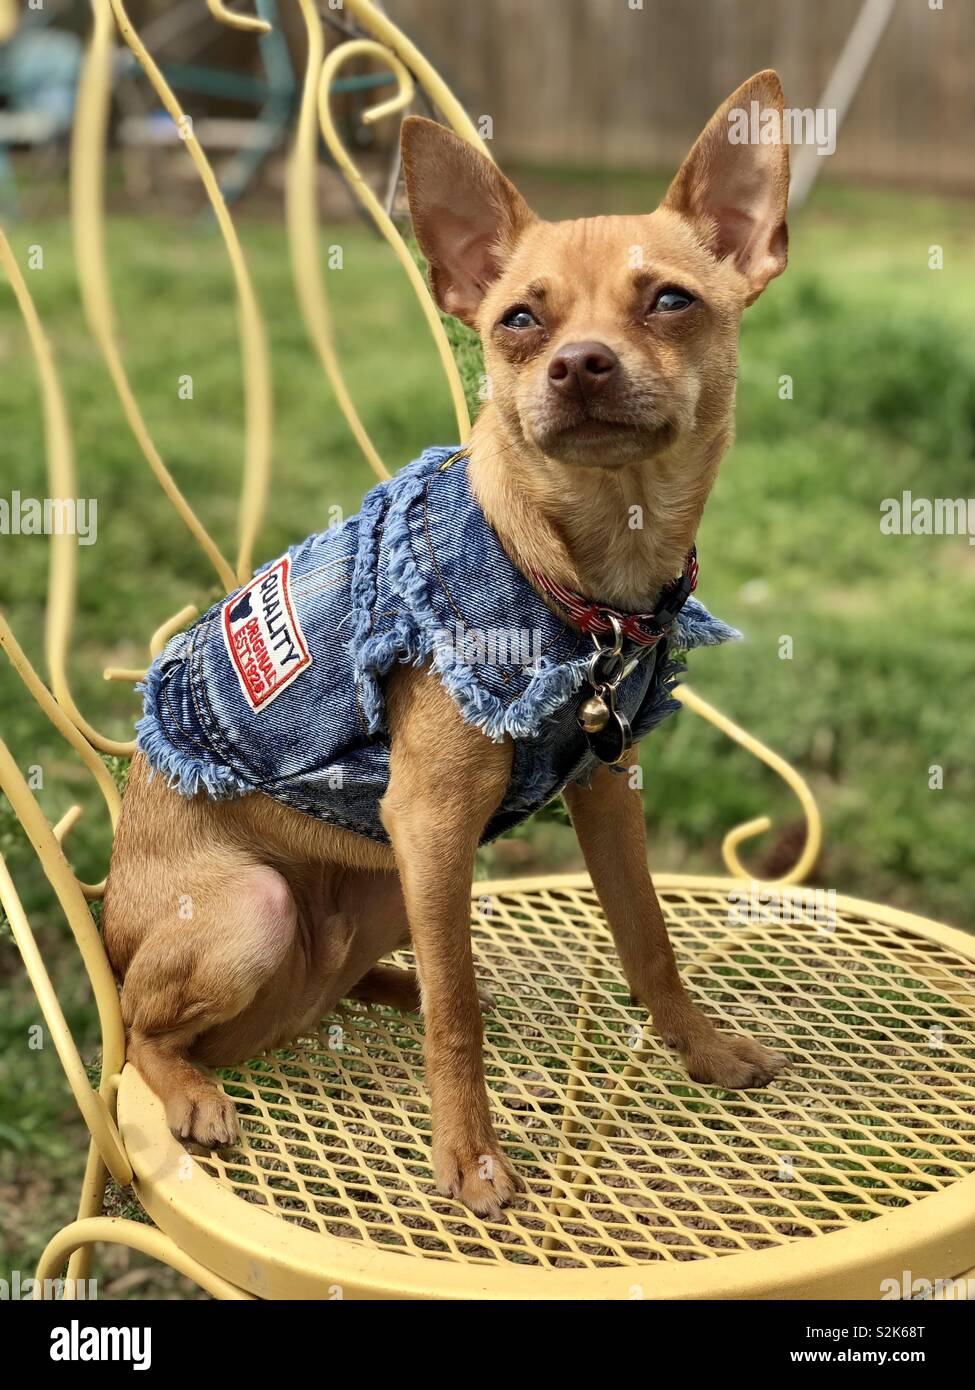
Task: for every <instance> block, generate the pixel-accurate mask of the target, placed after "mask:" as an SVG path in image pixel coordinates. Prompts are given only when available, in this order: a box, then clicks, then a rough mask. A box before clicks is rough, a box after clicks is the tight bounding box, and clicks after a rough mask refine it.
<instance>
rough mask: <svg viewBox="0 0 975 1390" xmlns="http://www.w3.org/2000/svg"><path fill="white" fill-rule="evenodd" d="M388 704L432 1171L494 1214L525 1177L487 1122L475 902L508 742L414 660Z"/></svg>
mask: <svg viewBox="0 0 975 1390" xmlns="http://www.w3.org/2000/svg"><path fill="white" fill-rule="evenodd" d="M387 708H388V713H389V725H390V731H391V734H392V739H391V750H390V780H389V789H388V791H387V793H386V796H385V797H384V798H383V802H382V807H381V811H382V819H383V824H384V826H385V827H386V830H387V832H388V834H389V838H390V840H391V841H392V845H393V850H394V852H395V854H396V863H397V867H398V869H399V874H400V879H401V881H402V886H403V895H404V898H405V901H406V911H407V916H408V918H409V923H410V934H411V936H412V939H413V947H414V950H415V953H416V960H417V967H418V973H419V977H420V993H421V999H422V1008H423V1016H424V1037H425V1061H426V1079H427V1087H428V1089H429V1091H430V1100H431V1114H432V1121H433V1169H434V1177H435V1180H436V1183H437V1189H438V1191H440V1192H442V1193H443V1194H444V1195H445V1196H452V1197H457V1198H459V1199H460V1200H461V1201H462V1202H464V1203H465V1204H466V1205H467V1206H468V1207H470V1208H471V1210H472V1211H475V1212H477V1213H478V1215H480V1216H486V1217H491V1218H496V1217H498V1216H499V1214H500V1210H501V1208H502V1207H503V1206H504V1205H505V1203H506V1202H507V1201H508V1200H509V1199H510V1198H511V1197H512V1195H513V1194H514V1192H515V1190H516V1189H517V1188H518V1187H519V1186H520V1185H521V1184H520V1182H519V1179H518V1178H517V1177H516V1175H515V1173H514V1170H513V1169H512V1168H511V1167H510V1165H509V1164H508V1162H507V1160H506V1159H505V1158H504V1157H503V1155H502V1153H501V1150H500V1148H499V1146H498V1141H497V1138H496V1137H495V1134H494V1128H493V1126H492V1123H491V1115H490V1109H489V1106H488V1098H487V1090H486V1088H485V1084H484V1061H483V1037H482V1027H481V1002H480V999H479V997H478V992H477V985H476V982H475V978H474V961H473V954H472V950H471V933H470V906H471V879H472V877H473V872H474V856H475V854H476V852H477V846H478V843H479V841H480V838H481V834H482V832H483V829H484V826H485V825H486V824H487V822H488V820H489V819H490V816H491V814H492V812H493V811H494V810H495V809H496V807H497V806H498V804H499V803H500V801H501V799H502V797H503V795H504V791H505V788H506V787H507V785H508V779H509V776H510V770H511V748H510V745H508V744H494V743H491V742H490V741H489V740H488V739H486V738H485V737H484V735H483V734H481V733H479V732H478V731H477V730H476V729H474V728H472V727H471V726H470V725H467V724H464V723H463V721H462V720H461V718H460V715H459V713H458V711H457V707H456V705H455V704H454V703H453V701H452V699H451V698H450V696H449V695H447V694H446V692H445V691H444V690H443V687H442V686H441V685H440V683H439V682H438V681H436V680H431V679H430V678H429V677H428V676H427V675H425V674H422V673H419V672H417V671H415V670H414V669H412V668H409V667H406V668H402V669H401V670H399V671H397V672H396V673H395V676H394V677H393V678H392V679H391V681H390V683H389V688H388V689H387Z"/></svg>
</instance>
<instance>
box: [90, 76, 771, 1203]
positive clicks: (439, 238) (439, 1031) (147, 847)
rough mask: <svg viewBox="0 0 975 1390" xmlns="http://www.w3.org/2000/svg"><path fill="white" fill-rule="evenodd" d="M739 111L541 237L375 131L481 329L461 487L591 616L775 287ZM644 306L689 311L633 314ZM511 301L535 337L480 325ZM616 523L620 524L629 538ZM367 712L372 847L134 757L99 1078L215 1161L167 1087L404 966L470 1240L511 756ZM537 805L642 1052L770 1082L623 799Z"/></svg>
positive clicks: (409, 146) (766, 83) (640, 548)
mask: <svg viewBox="0 0 975 1390" xmlns="http://www.w3.org/2000/svg"><path fill="white" fill-rule="evenodd" d="M753 99H757V100H759V101H760V102H761V103H762V105H763V106H777V107H778V108H779V110H780V111H781V108H782V92H781V88H780V85H779V82H778V78H777V77H776V76H775V74H774V73H768V72H766V73H759V74H758V75H757V76H755V77H754V78H752V79H751V80H750V81H749V82H747V83H745V84H744V86H742V87H741V88H740V89H739V90H738V91H737V92H735V93H734V94H733V96H731V97H730V98H729V99H728V101H727V102H726V103H725V104H724V106H723V107H721V108H720V109H719V110H718V111H717V112H716V113H715V115H714V117H712V120H711V122H710V123H709V124H708V126H707V127H706V129H705V131H704V133H703V134H702V136H701V137H700V139H699V140H698V142H697V144H696V145H695V147H694V149H693V150H692V151H691V154H690V155H689V156H688V158H687V160H686V161H685V163H684V165H683V166H682V168H681V170H680V172H679V173H678V175H677V177H676V178H675V180H674V182H673V184H672V185H671V187H670V190H669V191H668V193H667V196H666V198H665V199H664V202H663V204H662V206H661V207H660V208H659V209H658V210H657V211H656V212H654V213H653V214H651V215H648V216H642V217H597V218H588V219H583V220H579V221H573V222H565V223H546V222H542V221H539V220H538V219H536V218H535V217H534V216H533V214H532V213H531V212H530V210H529V209H528V207H527V205H526V204H525V202H524V200H523V199H522V198H521V196H520V195H519V194H518V193H517V191H516V190H515V189H514V188H513V186H512V185H511V184H510V183H509V182H508V181H507V180H506V179H504V178H503V177H502V175H501V174H500V173H498V172H497V170H496V169H494V167H493V166H492V165H491V164H490V162H489V161H488V160H486V159H485V158H484V157H483V156H481V155H479V154H478V153H477V152H476V151H474V150H472V149H471V148H470V147H469V146H467V145H466V144H464V143H463V142H462V141H460V140H459V139H457V137H455V136H453V135H452V134H451V133H449V132H447V131H445V130H443V129H442V128H441V127H439V126H436V125H434V124H433V123H432V122H429V121H423V120H419V119H417V118H411V119H410V120H408V121H407V122H406V123H405V125H404V132H403V152H404V164H405V170H406V178H407V188H408V191H409V195H410V203H411V208H412V212H413V219H414V226H415V228H416V233H417V236H418V239H419V241H420V244H421V246H422V247H423V250H424V252H425V254H426V256H427V259H428V261H429V263H430V274H431V284H432V286H433V289H434V293H435V294H436V296H437V298H438V301H439V302H440V304H441V306H442V307H443V308H444V309H445V310H446V311H447V312H449V313H454V314H456V315H457V316H458V317H460V318H462V319H463V320H464V321H466V322H467V323H469V324H472V325H474V326H475V327H476V328H477V329H478V331H479V332H480V334H481V338H482V341H483V343H484V350H485V364H486V370H487V373H488V375H489V378H490V381H491V383H492V388H493V390H492V399H491V401H489V402H488V403H487V404H486V405H485V406H484V409H483V410H482V412H481V414H480V416H479V417H478V419H477V422H476V424H475V427H474V430H473V434H472V438H471V442H470V459H471V462H470V468H469V477H470V480H471V486H472V488H473V489H474V492H475V495H476V496H477V498H478V500H479V502H480V503H481V505H482V507H483V509H484V512H485V514H486V515H487V517H488V519H489V521H490V522H491V524H492V525H493V527H494V529H495V530H496V532H497V534H498V536H499V537H500V539H501V542H502V544H503V545H504V547H505V549H506V550H507V552H508V554H509V556H510V557H511V559H512V560H513V561H514V563H515V564H516V565H518V566H519V568H521V569H522V571H523V572H525V573H527V572H528V571H529V569H530V568H531V567H532V566H534V567H536V568H538V569H539V570H542V571H544V572H545V573H547V574H548V575H549V576H550V577H551V578H553V579H555V580H558V581H561V582H562V583H564V584H567V585H568V586H570V587H572V588H574V589H576V590H578V591H579V592H581V593H584V594H587V595H589V596H591V597H595V598H598V599H600V600H601V601H603V602H606V603H611V604H614V605H616V606H619V607H623V608H644V607H646V606H647V604H648V602H650V601H652V599H653V597H654V596H655V595H656V594H657V593H658V592H659V590H660V589H661V587H662V585H663V584H664V583H665V582H666V581H667V580H668V579H670V578H671V577H672V576H673V575H674V574H676V573H677V572H678V571H679V570H680V568H681V563H682V560H683V557H684V555H685V554H686V552H687V550H688V548H689V546H690V545H691V543H692V542H693V540H694V538H695V535H696V533H697V528H698V524H699V522H700V518H701V513H702V511H703V508H704V504H705V501H706V498H707V495H708V492H709V490H710V488H711V486H712V483H713V481H714V478H715V474H716V471H717V468H718V464H719V462H720V460H721V456H722V454H723V453H724V451H725V449H726V448H727V446H728V443H729V441H730V439H731V436H732V430H733V404H734V390H735V379H736V368H737V335H738V324H739V319H740V316H741V312H742V310H743V309H744V308H745V306H746V305H747V304H750V303H751V302H752V301H753V300H754V299H755V298H756V297H757V295H758V294H759V293H760V292H761V290H762V289H763V288H764V286H765V284H766V283H767V282H768V280H769V279H771V278H772V277H773V276H774V275H777V274H779V273H780V272H781V271H782V270H783V269H784V268H785V262H786V232H785V209H786V199H787V192H788V158H787V150H786V147H785V146H783V145H779V146H755V147H752V146H744V145H739V146H733V145H731V144H729V142H728V139H727V130H728V123H727V112H728V110H729V108H731V107H745V108H747V107H748V103H749V102H750V101H751V100H753ZM634 248H636V251H635V250H634ZM665 287H679V288H680V289H681V290H683V291H686V292H689V294H690V295H692V296H693V301H692V303H691V304H690V305H689V306H687V307H684V308H682V309H678V310H677V311H671V312H665V311H661V310H659V309H656V308H655V307H654V306H655V303H656V299H655V296H656V295H658V294H659V292H660V291H661V289H663V288H665ZM518 306H524V307H525V308H526V309H527V310H529V311H530V312H531V314H532V315H533V316H534V318H535V320H536V323H535V325H534V326H530V327H528V328H524V327H518V328H514V327H510V326H506V325H505V324H504V323H503V322H502V320H503V319H504V318H506V317H509V316H510V313H511V311H512V309H513V308H516V307H518ZM580 343H584V344H587V345H589V344H593V345H595V347H596V348H599V349H600V350H602V349H603V348H605V349H608V350H610V351H611V354H615V359H617V363H616V366H615V367H614V368H613V370H612V373H611V379H610V380H609V384H608V386H607V385H606V383H605V382H604V383H602V385H601V388H600V391H599V393H598V394H597V393H595V391H594V394H593V395H592V396H591V397H590V396H588V395H587V394H586V391H588V389H589V387H588V385H586V383H588V382H589V378H588V377H585V378H583V377H580V378H579V382H580V385H579V393H578V396H576V395H574V393H573V390H567V389H566V388H565V386H564V385H563V386H561V387H557V386H556V385H555V384H553V383H554V379H553V378H552V377H551V376H550V374H549V373H550V366H551V364H552V363H553V361H554V358H555V355H556V354H559V353H561V352H563V350H564V349H565V348H566V345H577V344H580ZM588 370H589V368H588V367H586V368H581V369H580V371H588ZM575 381H576V378H575V377H573V378H572V383H575ZM584 386H585V390H583V387H584ZM634 506H636V507H639V508H641V509H642V516H643V517H644V518H645V522H644V525H643V526H642V527H633V526H632V525H630V524H629V519H630V517H631V515H632V513H631V511H630V509H631V508H632V507H634ZM386 699H387V710H388V718H389V728H390V738H391V772H390V783H389V788H388V792H387V794H386V796H385V798H384V800H383V803H382V807H381V814H382V820H383V824H384V826H385V827H386V830H387V832H388V834H389V838H390V841H391V845H392V848H386V847H384V846H382V845H379V844H376V843H373V842H372V841H370V840H367V839H365V838H361V837H358V836H354V835H351V834H348V833H347V832H345V831H342V830H339V829H337V828H333V827H331V826H328V825H326V824H325V823H323V822H321V821H318V820H315V819H314V818H312V817H309V816H305V815H301V814H300V813H297V812H295V811H292V810H290V809H289V808H287V807H285V806H283V805H281V804H280V803H279V802H276V801H274V800H272V799H270V798H269V797H266V796H263V795H261V794H259V793H254V794H252V795H250V796H247V797H244V798H242V799H240V800H237V801H229V802H227V801H224V802H211V801H209V800H208V799H207V798H206V796H205V795H199V796H197V797H195V798H184V797H181V796H179V795H178V794H177V793H176V792H175V791H172V790H170V789H169V788H167V786H166V785H165V782H164V780H163V779H162V778H161V777H156V778H153V779H150V778H149V776H148V769H147V766H146V764H145V760H144V759H143V758H142V756H141V755H140V756H138V757H137V758H136V759H135V762H134V764H133V768H132V772H131V776H130V779H129V784H128V787H127V789H126V794H125V798H124V804H123V814H122V819H121V823H120V826H119V832H118V836H117V838H116V843H115V848H114V851H113V855H112V863H111V869H110V874H109V880H108V887H107V891H106V897H105V914H104V933H105V943H106V946H107V949H108V951H109V955H110V957H111V960H112V963H113V967H114V969H115V971H116V973H117V975H118V978H119V980H120V981H121V984H122V1010H123V1015H124V1018H125V1022H126V1027H127V1030H128V1055H129V1059H130V1060H131V1061H132V1062H133V1063H134V1065H135V1066H136V1067H137V1068H138V1069H139V1070H140V1072H141V1073H142V1075H143V1076H144V1077H145V1079H146V1081H147V1082H148V1083H149V1085H150V1086H151V1087H152V1088H153V1089H154V1090H155V1091H156V1092H157V1094H158V1095H159V1096H160V1097H161V1099H162V1100H163V1102H164V1104H165V1107H166V1114H167V1117H168V1120H169V1123H170V1125H171V1126H172V1128H173V1130H174V1132H175V1133H177V1134H178V1135H180V1136H182V1137H184V1138H191V1139H193V1140H195V1141H197V1142H199V1143H201V1144H204V1145H217V1144H223V1143H229V1142H231V1141H232V1140H233V1138H234V1137H235V1135H236V1117H235V1114H234V1110H233V1105H232V1103H231V1101H230V1100H228V1099H227V1098H226V1097H225V1096H224V1095H223V1092H222V1091H220V1090H219V1089H218V1088H217V1087H216V1086H215V1085H214V1084H213V1082H211V1081H210V1080H208V1079H207V1078H206V1077H205V1076H204V1075H203V1074H202V1073H201V1072H200V1071H199V1070H198V1069H197V1066H196V1065H195V1063H203V1064H204V1065H211V1066H212V1065H217V1064H226V1065H231V1064H234V1063H236V1062H239V1061H242V1060H244V1059H245V1058H246V1057H248V1056H251V1055H253V1054H254V1053H255V1052H257V1051H259V1050H261V1049H263V1048H266V1047H273V1046H275V1045H277V1044H280V1043H284V1042H287V1041H289V1040H290V1039H291V1038H293V1037H294V1036H295V1034H296V1033H298V1032H299V1031H300V1030H302V1029H303V1028H309V1027H311V1026H313V1025H314V1024H315V1023H316V1022H317V1020H318V1019H319V1018H320V1017H321V1015H322V1014H323V1013H324V1012H327V1011H328V1010H329V1009H331V1008H332V1007H333V1006H334V1005H335V1004H336V1003H337V1001H338V1000H339V999H341V998H342V997H344V996H346V995H349V994H353V993H354V994H356V995H357V996H358V997H360V998H367V999H373V1000H375V1001H377V1002H382V1003H394V1004H399V1005H401V1006H402V1007H406V1008H413V1007H415V1006H416V1003H417V995H418V985H417V980H416V978H415V977H413V976H412V975H410V974H408V973H407V972H404V971H399V970H396V969H395V968H394V967H392V966H389V965H385V966H384V965H380V964H378V962H379V961H380V960H381V958H382V957H383V956H385V955H387V954H388V953H389V952H390V951H392V950H394V949H395V948H396V947H398V946H401V945H404V944H406V943H408V942H410V941H412V945H413V949H414V952H415V955H416V961H417V967H418V972H419V981H420V982H421V984H422V1005H423V1013H424V1028H425V1039H426V1075H427V1084H428V1087H429V1091H430V1096H431V1102H432V1118H433V1166H434V1174H435V1179H436V1182H437V1186H438V1188H439V1190H440V1191H441V1192H443V1193H445V1194H449V1195H453V1196H455V1197H458V1198H459V1199H460V1200H461V1201H463V1202H465V1203H466V1204H467V1205H468V1206H469V1207H471V1208H472V1209H473V1210H474V1211H475V1212H478V1213H480V1214H482V1215H485V1216H496V1215H497V1214H498V1211H499V1209H500V1207H501V1206H503V1205H504V1204H505V1203H506V1202H507V1201H508V1200H510V1198H511V1197H512V1195H513V1194H514V1192H515V1190H516V1188H517V1187H518V1185H519V1180H518V1178H517V1176H516V1174H515V1173H514V1171H513V1170H512V1168H511V1166H510V1164H509V1163H508V1161H507V1160H506V1159H505V1157H504V1156H503V1154H502V1153H501V1151H500V1148H499V1146H498V1142H497V1139H496V1137H495V1134H494V1129H493V1125H492V1121H491V1115H490V1108H489V1104H488V1098H487V1092H486V1089H485V1084H484V1073H483V1062H482V1034H481V1015H480V1002H479V998H478V994H477V988H476V984H475V978H474V966H473V959H472V949H471V938H470V930H469V913H470V885H471V880H472V874H473V867H474V857H475V853H476V850H477V846H478V842H479V838H480V835H481V832H482V830H483V827H484V826H485V824H486V823H487V821H488V820H489V819H490V817H491V815H492V813H493V811H494V810H495V808H496V807H497V806H498V804H499V802H500V801H501V799H502V797H503V795H504V792H505V789H506V786H507V783H508V779H509V775H510V768H511V756H512V750H511V745H510V743H502V744H494V743H491V742H489V740H488V739H486V738H485V737H484V736H483V735H482V734H481V733H479V732H478V731H477V730H476V729H474V728H472V727H471V726H469V725H467V724H465V723H464V722H463V720H462V719H461V717H460V714H459V712H458V710H457V708H456V706H455V705H454V703H453V701H452V700H451V698H450V697H449V696H448V695H447V694H446V692H445V691H444V690H443V688H442V687H441V686H440V684H439V682H437V681H435V680H431V679H429V677H428V676H427V674H426V673H425V672H420V671H417V670H415V669H413V668H410V667H399V668H396V669H395V670H394V672H393V673H392V674H391V675H390V676H389V677H388V679H387V681H386ZM565 797H566V800H567V802H568V805H569V809H570V813H571V816H572V820H573V824H574V826H575V829H576V831H577V833H578V836H579V841H580V844H581V846H582V850H583V853H584V856H585V859H586V863H587V865H588V867H589V870H590V872H591V874H592V878H593V882H594V884H595V887H596V890H597V892H598V894H599V898H600V901H601V903H602V905H603V908H604V910H605V912H606V916H607V919H608V922H609V925H610V927H611V930H612V933H613V936H614V939H615V941H616V944H617V948H618V951H619V955H620V960H621V963H622V966H623V970H624V972H625V974H626V978H627V980H628V982H629V984H630V988H631V990H632V992H633V995H634V997H635V998H636V999H637V1000H639V1001H640V1003H642V1004H643V1005H644V1006H645V1007H646V1008H647V1009H648V1010H649V1011H650V1013H651V1015H652V1018H653V1022H654V1025H655V1027H656V1028H657V1030H658V1031H659V1033H660V1034H661V1036H662V1037H663V1039H664V1040H665V1042H666V1043H667V1044H668V1045H670V1046H672V1047H674V1048H676V1049H678V1050H679V1051H680V1053H681V1056H682V1057H683V1059H684V1062H685V1064H686V1066H687V1069H688V1071H689V1073H690V1075H691V1076H692V1077H693V1078H695V1079H696V1080H699V1081H704V1082H711V1083H714V1084H716V1085H720V1086H726V1087H746V1086H756V1085H764V1084H766V1083H767V1082H768V1081H769V1080H770V1079H771V1078H772V1077H773V1076H774V1075H775V1073H776V1072H777V1070H778V1069H779V1067H780V1066H781V1065H782V1064H783V1062H784V1059H783V1058H782V1057H780V1056H779V1055H777V1054H775V1053H772V1052H770V1051H769V1050H768V1049H767V1048H764V1047H762V1046H759V1045H758V1044H756V1043H754V1042H752V1041H750V1040H749V1039H747V1038H744V1037H738V1036H733V1035H729V1034H723V1033H719V1032H718V1031H717V1030H716V1029H715V1028H714V1026H713V1025H712V1024H711V1023H710V1022H709V1021H708V1019H707V1018H706V1017H705V1015H704V1014H703V1013H701V1011H700V1010H699V1009H698V1008H697V1006H696V1005H695V1004H694V1003H693V1002H692V1001H691V999H690V998H689V996H688V995H687V993H686V992H685V990H684V988H683V986H682V984H681V982H680V979H679V977H678V974H677V969H676V965H675V962H674V956H673V952H672V950H671V946H670V943H669V941H668V938H667V932H666V928H665V925H664V921H663V917H662V915H661V912H660V908H659V905H658V902H657V898H656V895H655V893H654V889H653V884H652V882H651V879H650V875H649V872H648V870H647V864H646V845H645V834H644V820H643V810H642V804H641V798H640V795H639V793H638V792H636V791H633V790H631V789H630V787H629V784H628V780H627V779H626V778H624V777H617V776H613V775H612V774H611V773H610V772H609V771H608V770H606V769H602V768H601V769H600V770H599V771H598V772H597V773H596V775H595V776H594V778H593V781H592V786H591V787H590V788H589V789H588V790H582V789H580V788H578V787H576V786H575V785H571V786H570V787H568V788H566V791H565Z"/></svg>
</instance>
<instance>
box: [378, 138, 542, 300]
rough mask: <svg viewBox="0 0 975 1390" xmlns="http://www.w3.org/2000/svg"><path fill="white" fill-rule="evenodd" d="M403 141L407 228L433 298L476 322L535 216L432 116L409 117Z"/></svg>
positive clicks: (482, 160)
mask: <svg viewBox="0 0 975 1390" xmlns="http://www.w3.org/2000/svg"><path fill="white" fill-rule="evenodd" d="M402 147H403V170H404V173H405V175H406V191H407V194H408V196H409V200H410V212H411V213H412V215H413V230H414V231H415V232H416V239H417V241H418V242H419V243H420V248H421V250H422V251H423V254H424V255H425V256H426V258H427V262H428V264H429V266H430V286H431V288H432V290H433V294H434V298H435V299H436V301H437V303H438V304H439V305H440V307H441V309H443V311H444V312H445V313H447V314H453V315H455V317H456V318H459V319H462V320H463V322H464V323H466V324H469V325H470V326H471V327H474V326H475V318H476V315H477V310H478V307H479V305H480V303H481V300H482V299H483V298H484V292H485V290H486V289H487V288H488V286H489V285H490V283H491V281H492V280H494V279H496V278H497V276H498V274H499V273H500V270H501V266H502V264H503V262H504V260H505V258H506V257H507V256H508V255H509V254H510V252H511V251H512V250H513V248H514V245H515V242H516V241H517V240H518V237H519V236H520V235H521V233H522V232H523V231H524V229H525V227H527V226H528V224H529V223H530V222H532V221H534V214H533V213H532V211H531V209H530V208H529V207H528V204H527V203H526V202H525V200H524V198H522V196H521V194H520V193H519V192H518V190H517V189H516V188H515V187H514V185H513V184H510V183H509V182H508V180H507V179H506V178H505V177H504V175H503V174H502V173H500V172H499V170H498V169H496V168H495V166H494V165H493V164H492V163H491V161H490V160H489V159H487V158H486V157H485V156H484V155H483V154H481V153H480V152H479V151H478V150H476V149H474V148H473V146H472V145H470V144H468V142H467V141H466V140H462V139H461V138H460V136H459V135H455V134H454V133H453V131H451V130H447V129H446V128H445V127H444V126H442V125H438V124H437V122H436V121H427V120H424V119H423V117H422V116H409V117H408V118H407V119H406V120H405V121H404V122H403V135H402Z"/></svg>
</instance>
